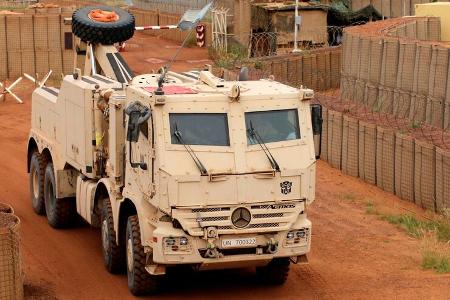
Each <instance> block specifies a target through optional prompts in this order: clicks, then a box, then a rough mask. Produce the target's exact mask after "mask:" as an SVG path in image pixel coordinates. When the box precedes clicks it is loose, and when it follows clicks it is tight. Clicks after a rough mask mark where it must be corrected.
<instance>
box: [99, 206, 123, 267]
mask: <svg viewBox="0 0 450 300" xmlns="http://www.w3.org/2000/svg"><path fill="white" fill-rule="evenodd" d="M101 231H102V246H103V247H102V249H103V260H104V262H105V267H106V269H107V270H108V272H110V273H112V274H118V273H122V271H123V270H124V267H125V253H124V250H123V248H124V247H120V246H119V245H118V243H117V240H116V231H115V230H114V219H113V213H112V207H111V202H110V200H109V198H106V199H104V200H103V207H102V230H101Z"/></svg>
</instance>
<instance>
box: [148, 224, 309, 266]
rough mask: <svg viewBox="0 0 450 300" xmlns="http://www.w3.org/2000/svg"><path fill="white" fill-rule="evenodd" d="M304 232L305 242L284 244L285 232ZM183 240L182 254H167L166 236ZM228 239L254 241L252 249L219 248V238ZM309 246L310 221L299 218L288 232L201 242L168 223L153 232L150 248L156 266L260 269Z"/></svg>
mask: <svg viewBox="0 0 450 300" xmlns="http://www.w3.org/2000/svg"><path fill="white" fill-rule="evenodd" d="M298 229H305V230H306V232H307V238H306V241H303V242H302V243H299V244H291V245H288V244H286V236H287V233H288V232H289V231H292V230H298ZM181 236H183V237H187V238H188V240H189V250H188V251H185V252H180V251H167V248H165V247H164V244H163V239H164V238H166V237H181ZM230 238H256V246H252V247H247V248H244V247H243V248H224V249H222V248H221V245H222V243H221V241H222V239H230ZM274 244H275V245H277V250H276V251H274V252H273V253H268V250H267V249H268V245H274ZM310 245H311V222H310V221H309V220H308V219H307V218H306V216H304V215H303V217H301V218H299V219H298V220H297V222H295V223H294V224H293V226H292V228H290V229H289V230H286V231H280V232H259V233H252V234H233V235H221V236H219V237H217V238H215V239H205V238H203V237H194V236H189V235H187V234H186V233H185V232H184V231H183V230H181V229H175V228H173V227H172V225H171V223H165V224H161V226H158V228H157V229H156V230H155V231H154V232H153V240H152V243H151V244H149V245H147V246H148V247H151V248H152V252H153V263H155V264H159V265H177V264H192V265H198V266H199V268H200V269H225V268H236V267H247V266H262V265H266V264H267V263H269V262H270V261H271V260H272V259H274V258H278V257H297V256H302V255H305V254H307V253H308V252H309V251H310ZM206 249H216V250H217V253H218V254H219V255H217V256H216V257H214V258H208V257H205V255H204V253H205V251H206ZM216 250H214V251H216Z"/></svg>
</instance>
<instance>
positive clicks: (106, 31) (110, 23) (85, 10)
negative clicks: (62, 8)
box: [72, 5, 135, 45]
mask: <svg viewBox="0 0 450 300" xmlns="http://www.w3.org/2000/svg"><path fill="white" fill-rule="evenodd" d="M134 29H135V20H134V16H133V15H132V14H130V13H129V12H127V11H125V10H123V9H121V8H118V7H110V6H103V5H96V6H86V7H82V8H80V9H77V10H76V11H75V12H74V13H73V15H72V32H73V34H74V35H75V36H77V37H79V38H80V39H81V40H82V41H84V42H91V43H93V44H103V45H113V44H115V43H120V42H125V41H127V40H129V39H130V38H132V37H133V34H134Z"/></svg>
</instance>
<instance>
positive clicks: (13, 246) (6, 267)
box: [0, 212, 23, 300]
mask: <svg viewBox="0 0 450 300" xmlns="http://www.w3.org/2000/svg"><path fill="white" fill-rule="evenodd" d="M19 225H20V221H19V218H18V217H16V216H15V215H13V214H11V213H4V212H0V299H11V300H22V299H23V275H22V261H21V257H20V237H19Z"/></svg>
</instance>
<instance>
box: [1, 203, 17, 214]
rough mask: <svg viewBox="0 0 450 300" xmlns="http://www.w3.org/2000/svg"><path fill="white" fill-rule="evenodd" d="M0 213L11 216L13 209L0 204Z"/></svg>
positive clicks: (7, 205)
mask: <svg viewBox="0 0 450 300" xmlns="http://www.w3.org/2000/svg"><path fill="white" fill-rule="evenodd" d="M0 213H8V214H13V213H14V209H13V208H12V206H11V205H9V204H6V203H2V202H0Z"/></svg>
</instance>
